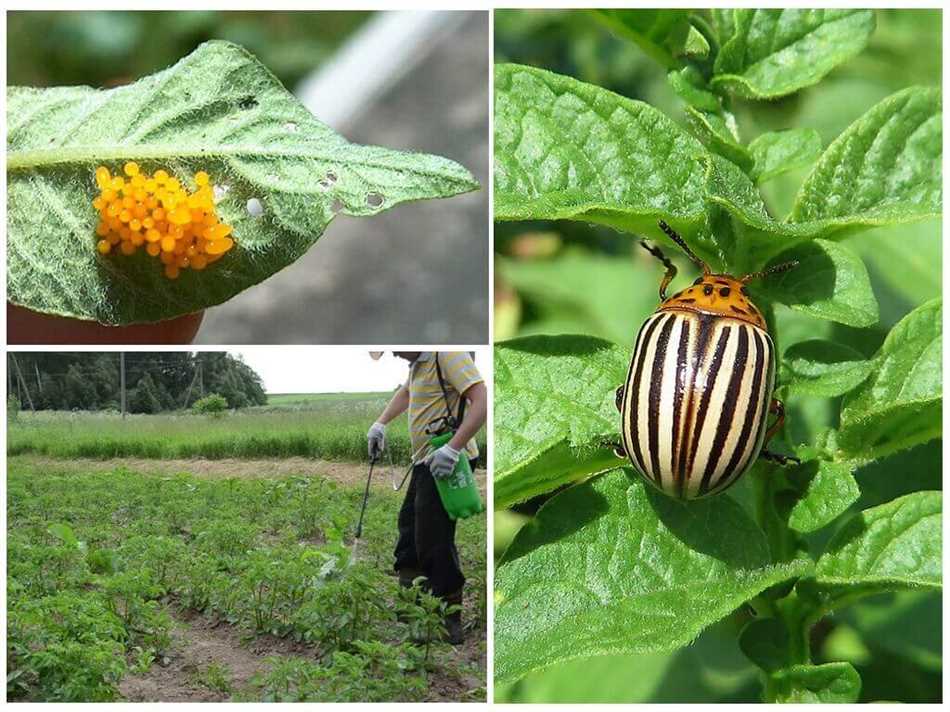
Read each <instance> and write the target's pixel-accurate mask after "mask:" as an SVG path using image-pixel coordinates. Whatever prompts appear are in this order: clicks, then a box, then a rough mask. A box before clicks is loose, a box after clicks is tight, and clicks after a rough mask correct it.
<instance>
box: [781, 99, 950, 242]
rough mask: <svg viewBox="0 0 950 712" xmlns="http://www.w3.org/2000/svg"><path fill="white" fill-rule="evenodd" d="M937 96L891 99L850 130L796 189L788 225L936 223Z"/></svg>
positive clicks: (939, 139) (938, 174) (939, 122)
mask: <svg viewBox="0 0 950 712" xmlns="http://www.w3.org/2000/svg"><path fill="white" fill-rule="evenodd" d="M941 107H942V102H941V97H940V90H939V89H933V88H925V87H910V88H909V89H904V90H902V91H899V92H897V93H896V94H892V95H891V96H889V97H887V98H886V99H884V100H883V101H881V102H880V103H878V104H877V105H876V106H874V107H872V108H871V109H869V110H868V111H867V112H866V113H865V114H864V115H863V116H862V117H861V118H860V119H858V120H857V121H855V122H854V123H853V124H851V126H849V127H848V128H847V129H846V130H845V131H844V132H843V133H842V134H841V135H840V136H838V138H836V139H835V140H834V141H833V142H832V143H831V145H830V146H828V148H827V149H826V150H825V152H824V154H822V156H821V158H820V159H819V160H818V163H817V164H816V165H815V167H814V169H813V170H812V172H811V173H810V174H809V176H808V177H807V178H806V179H805V181H804V182H803V183H802V186H801V189H800V190H799V192H798V196H797V197H796V200H795V205H794V207H793V208H792V212H791V215H790V216H789V220H790V221H791V222H795V223H803V222H807V221H823V222H826V223H828V224H830V225H832V226H836V225H837V226H851V225H858V226H874V225H887V224H895V223H906V222H914V221H917V220H925V219H928V218H934V217H939V215H940V213H941V210H942V199H941V191H942V187H943V179H942V175H943V173H942V157H943V127H942V114H943V112H942V108H941Z"/></svg>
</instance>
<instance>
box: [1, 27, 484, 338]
mask: <svg viewBox="0 0 950 712" xmlns="http://www.w3.org/2000/svg"><path fill="white" fill-rule="evenodd" d="M198 108H200V109H201V110H198ZM7 112H8V113H7V115H8V117H9V118H10V124H9V130H8V140H7V174H8V175H7V181H8V194H7V205H8V229H7V249H8V258H7V274H8V280H7V282H8V284H7V296H8V299H9V300H10V301H11V302H13V303H15V304H19V305H22V306H26V307H28V308H30V309H33V310H36V311H40V312H45V313H51V314H58V315H63V316H71V317H77V318H80V319H88V320H96V321H99V322H101V323H104V324H112V325H121V324H130V323H141V322H154V321H159V320H162V319H169V318H172V317H175V316H180V315H183V314H189V313H192V312H195V311H198V310H200V309H204V308H206V307H209V306H213V305H215V304H220V303H222V302H224V301H226V300H228V299H230V298H231V297H233V296H234V295H235V294H237V293H238V292H241V291H243V290H244V289H247V288H248V287H250V286H253V285H254V284H257V283H258V282H261V281H262V280H264V279H266V278H267V277H269V276H271V275H272V274H274V273H275V272H277V271H278V270H280V269H283V268H284V267H286V266H287V265H289V264H291V263H292V262H294V261H295V260H296V259H298V258H299V257H300V256H301V255H302V254H303V253H304V252H305V251H306V250H307V249H309V248H310V246H311V245H312V244H313V243H314V242H315V241H316V240H317V239H318V238H319V237H320V235H322V233H323V231H324V230H325V229H326V227H327V225H329V223H330V221H331V220H332V219H333V218H334V217H335V215H337V214H338V213H343V214H346V215H352V216H367V215H375V214H377V213H379V212H381V211H383V210H386V209H388V208H391V207H393V206H394V205H397V204H399V203H402V202H405V201H409V200H421V199H425V198H436V197H446V196H451V195H455V194H458V193H463V192H466V191H470V190H474V189H475V188H477V187H478V184H477V182H476V181H475V179H474V178H473V177H472V176H471V174H470V173H469V172H468V171H467V170H465V169H464V168H462V167H461V166H459V165H457V164H455V163H453V162H452V161H449V160H447V159H444V158H440V157H437V156H428V155H424V154H410V153H401V152H398V151H391V150H388V149H383V148H376V147H367V146H358V145H356V144H351V143H348V142H347V141H345V140H344V139H343V138H342V137H340V136H338V135H337V134H336V133H334V132H333V131H332V130H330V129H329V128H328V127H327V126H325V125H324V124H322V123H320V122H319V121H318V120H317V119H316V118H314V116H313V115H312V114H311V113H310V112H309V111H308V110H307V109H306V108H305V107H304V106H303V105H302V104H301V103H300V102H299V101H298V100H297V99H296V98H295V97H294V96H293V95H292V94H290V93H289V92H288V91H287V90H286V89H285V88H284V87H283V85H282V84H281V83H280V82H279V81H278V80H277V79H276V78H275V77H274V76H273V74H271V73H270V71H269V70H268V69H267V68H266V67H264V65H262V64H261V63H260V62H259V61H258V60H257V59H256V58H255V57H253V56H252V55H251V54H250V53H248V52H247V51H246V50H244V49H243V48H241V47H239V46H237V45H234V44H231V43H229V42H223V41H212V42H208V43H205V44H203V45H201V46H200V47H198V48H197V49H196V50H195V51H194V52H192V53H191V54H190V55H188V56H187V57H185V58H183V59H181V60H180V61H179V62H178V63H177V64H175V65H174V66H172V67H170V68H168V69H166V70H164V71H162V72H158V73H156V74H153V75H151V76H148V77H145V78H142V79H140V80H138V81H137V82H135V83H133V84H129V85H127V86H122V87H118V88H115V89H107V90H98V89H94V88H91V87H58V88H52V89H34V88H26V87H11V88H9V89H8V93H7ZM64 127H69V130H68V132H66V133H64ZM128 160H134V161H137V162H138V163H139V164H141V165H142V168H143V170H146V171H154V170H156V169H158V168H164V169H165V170H168V171H169V172H170V173H171V174H173V175H174V176H176V177H177V178H179V179H180V180H181V181H182V183H183V185H187V186H191V185H192V180H191V176H192V175H193V174H194V172H196V171H198V170H204V171H206V172H208V173H209V174H210V175H211V177H212V180H213V182H214V183H215V184H216V185H217V186H220V187H221V188H222V189H224V188H227V191H226V193H225V194H224V195H223V196H222V197H221V198H220V200H219V201H218V203H217V212H218V214H219V215H220V216H221V218H222V220H223V221H224V222H226V223H228V224H230V225H232V226H233V227H234V236H235V241H236V247H235V249H234V250H232V251H231V252H230V253H229V254H228V255H227V257H225V259H223V260H222V261H221V262H220V263H219V264H215V265H213V266H212V267H211V268H210V269H208V270H207V271H205V272H196V271H194V270H188V271H186V273H185V274H182V276H181V277H180V278H179V279H177V280H169V279H166V278H165V276H164V274H163V272H162V270H161V269H158V268H157V267H156V265H155V262H154V260H152V259H150V258H148V256H147V255H144V254H139V255H137V256H135V257H133V258H130V259H120V258H116V257H114V256H105V257H103V256H102V255H100V254H99V253H98V252H97V251H96V250H95V249H94V246H95V232H94V231H95V227H96V224H97V221H98V216H97V214H96V211H95V208H93V206H92V200H93V198H94V197H95V193H96V186H95V180H94V177H93V173H94V171H95V169H96V166H98V165H105V166H107V167H109V168H110V169H112V170H113V172H116V171H117V170H119V169H120V167H121V165H122V164H123V162H125V161H128ZM249 201H257V204H258V205H259V206H261V207H262V209H263V213H260V212H259V211H255V210H252V209H250V207H249ZM41 246H42V247H41ZM40 285H42V287H41V286H40Z"/></svg>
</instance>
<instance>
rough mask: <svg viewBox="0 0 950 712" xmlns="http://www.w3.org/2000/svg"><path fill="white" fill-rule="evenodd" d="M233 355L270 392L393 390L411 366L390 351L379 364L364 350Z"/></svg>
mask: <svg viewBox="0 0 950 712" xmlns="http://www.w3.org/2000/svg"><path fill="white" fill-rule="evenodd" d="M231 353H233V354H240V356H241V357H242V358H243V359H244V363H246V364H247V365H248V366H250V367H251V368H253V369H254V370H255V371H257V373H258V374H259V375H260V377H261V378H262V379H263V380H264V390H266V391H267V392H268V393H360V392H369V391H392V390H395V388H396V387H397V386H398V385H399V384H400V383H403V382H404V381H405V380H406V376H407V374H408V372H409V363H408V362H407V361H403V360H402V359H399V358H396V357H395V356H393V355H392V352H391V351H387V352H386V353H385V354H384V355H383V357H382V358H381V359H380V360H379V361H373V359H371V358H370V357H369V351H366V350H365V349H359V348H350V347H340V346H321V347H313V346H281V347H279V348H275V347H273V346H262V347H257V348H255V347H247V348H244V349H240V350H237V351H231Z"/></svg>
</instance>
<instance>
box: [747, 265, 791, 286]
mask: <svg viewBox="0 0 950 712" xmlns="http://www.w3.org/2000/svg"><path fill="white" fill-rule="evenodd" d="M796 267H798V260H792V261H791V262H782V263H781V264H777V265H773V266H772V267H769V268H768V269H764V270H762V271H761V272H751V273H750V274H747V275H746V276H745V277H743V278H742V279H740V280H739V281H740V282H742V283H743V284H748V283H749V282H751V281H752V280H753V279H761V278H762V277H768V276H769V275H770V274H778V273H780V272H788V271H789V270H790V269H795V268H796Z"/></svg>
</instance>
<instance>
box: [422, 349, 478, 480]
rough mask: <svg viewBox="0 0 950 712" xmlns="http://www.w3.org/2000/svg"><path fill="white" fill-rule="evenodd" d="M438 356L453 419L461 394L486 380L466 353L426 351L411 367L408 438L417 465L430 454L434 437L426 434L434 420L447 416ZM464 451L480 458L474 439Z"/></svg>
mask: <svg viewBox="0 0 950 712" xmlns="http://www.w3.org/2000/svg"><path fill="white" fill-rule="evenodd" d="M436 356H438V359H439V366H440V368H441V369H442V380H443V381H445V390H446V392H447V393H448V400H449V404H448V405H449V410H450V411H451V413H452V415H453V417H454V416H457V415H458V409H459V398H460V396H459V394H460V393H465V391H467V390H468V389H469V388H471V387H472V386H474V385H475V384H476V383H482V382H483V379H482V377H481V374H479V372H478V369H477V368H475V361H474V360H473V359H472V357H471V355H470V354H469V353H468V352H467V351H440V352H438V353H437V352H435V351H423V352H422V353H421V354H419V358H417V359H416V360H415V361H413V363H412V365H411V366H410V367H409V379H408V380H407V381H406V388H408V389H409V436H410V438H411V440H412V452H413V454H416V453H418V454H416V457H415V460H416V461H417V462H418V461H419V460H421V459H422V458H423V457H425V456H426V455H428V454H429V451H430V450H431V448H429V447H428V446H427V445H428V441H429V438H431V437H432V436H431V435H429V434H427V433H426V432H425V429H426V426H428V425H429V423H431V422H432V421H434V420H436V419H438V418H441V417H443V416H445V415H447V414H448V413H447V411H446V408H445V396H444V395H443V394H442V388H441V387H440V386H439V376H438V373H437V371H436V367H435V364H436V361H435V360H436ZM465 452H466V453H467V454H468V456H469V457H470V458H473V457H478V446H477V445H476V444H475V440H474V439H472V440H469V442H468V444H467V445H466V446H465Z"/></svg>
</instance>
